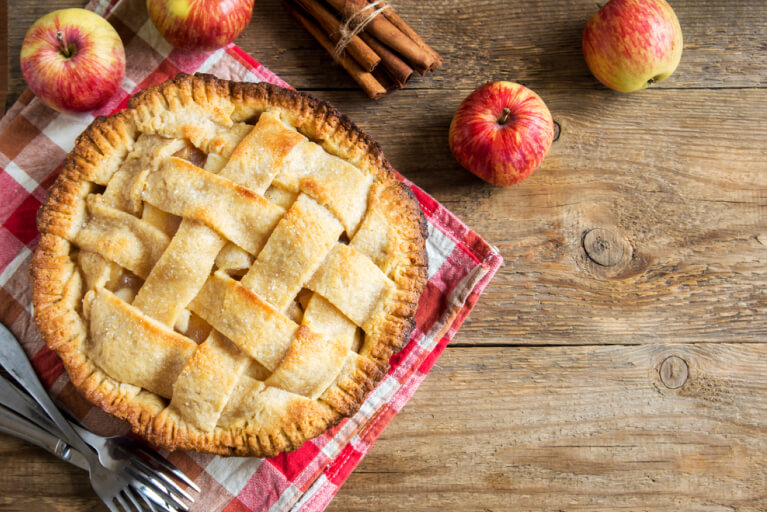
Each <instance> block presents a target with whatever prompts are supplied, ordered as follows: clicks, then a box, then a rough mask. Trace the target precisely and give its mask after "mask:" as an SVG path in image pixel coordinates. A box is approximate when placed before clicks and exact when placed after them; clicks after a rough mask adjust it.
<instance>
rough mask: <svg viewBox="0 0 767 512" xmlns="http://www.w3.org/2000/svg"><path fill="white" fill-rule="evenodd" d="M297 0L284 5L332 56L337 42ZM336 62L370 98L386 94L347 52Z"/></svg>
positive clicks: (285, 2) (289, 0) (382, 87)
mask: <svg viewBox="0 0 767 512" xmlns="http://www.w3.org/2000/svg"><path fill="white" fill-rule="evenodd" d="M296 1H297V0H283V5H285V8H286V9H287V10H288V12H289V13H290V14H291V15H292V16H293V17H294V18H295V19H296V20H297V21H298V22H299V23H300V24H301V25H302V26H303V27H304V28H305V29H306V31H307V32H309V33H310V34H311V35H312V36H313V37H314V39H316V40H317V42H318V43H320V45H321V46H322V47H323V48H325V50H326V51H327V52H328V53H330V55H331V56H332V55H333V50H334V48H335V44H333V42H332V41H331V40H330V38H329V37H328V36H327V35H326V34H325V32H324V31H323V30H322V28H321V27H320V26H319V25H317V24H316V23H315V22H313V21H312V20H310V19H309V18H308V17H307V16H306V15H305V14H304V13H303V12H302V11H301V10H300V8H299V7H298V5H297V3H295V2H296ZM336 62H338V63H339V64H340V65H341V66H342V67H343V68H344V69H345V70H346V72H347V73H349V75H351V77H352V79H354V81H355V82H357V84H359V86H360V87H362V89H363V90H364V91H365V94H367V95H368V97H369V98H371V99H374V100H377V99H379V98H382V97H383V96H385V95H386V89H385V88H384V86H382V85H381V83H380V82H379V81H378V80H376V79H375V77H374V76H373V75H372V74H371V73H370V72H368V71H365V70H364V69H362V68H361V67H360V65H359V64H357V62H356V61H355V60H354V59H352V58H351V57H349V56H348V55H347V54H345V53H344V54H341V56H340V57H339V58H338V59H336Z"/></svg>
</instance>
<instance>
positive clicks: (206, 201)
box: [32, 75, 426, 456]
mask: <svg viewBox="0 0 767 512" xmlns="http://www.w3.org/2000/svg"><path fill="white" fill-rule="evenodd" d="M38 227H39V229H40V232H41V240H40V244H39V246H38V248H37V250H36V251H35V255H34V258H33V261H32V278H33V285H34V316H35V321H36V323H37V325H38V327H39V329H40V331H41V333H42V336H43V339H44V340H45V342H46V343H47V344H48V345H49V346H50V347H51V348H52V349H54V350H55V351H56V352H57V353H58V354H59V356H60V357H61V359H62V360H63V362H64V366H65V368H66V370H67V372H68V373H69V376H70V379H71V381H72V382H73V384H74V385H75V386H76V387H77V389H78V390H80V392H82V393H83V394H84V395H85V396H86V397H87V398H88V399H89V400H90V401H91V402H93V403H94V404H96V405H98V406H99V407H101V408H102V409H104V410H105V411H107V412H109V413H111V414H113V415H114V416H116V417H118V418H121V419H123V420H126V421H128V422H129V423H130V424H131V426H132V428H133V430H134V431H135V432H136V433H138V434H139V435H141V436H143V437H145V438H146V439H148V440H149V441H151V442H153V443H155V444H157V445H159V446H162V447H164V448H167V449H169V450H174V449H190V450H197V451H203V452H209V453H216V454H221V455H254V456H273V455H276V454H278V453H281V452H285V451H290V450H294V449H296V448H298V447H299V446H300V445H301V444H302V443H303V442H304V441H306V440H308V439H311V438H313V437H315V436H317V435H319V434H321V433H322V432H324V431H325V430H326V429H328V428H329V427H331V426H333V425H335V424H336V423H337V422H338V421H340V420H341V419H342V418H343V417H346V416H350V415H352V414H354V413H355V412H356V411H357V410H358V409H359V407H360V405H361V403H362V401H363V399H364V397H365V395H366V394H367V393H368V392H369V391H370V390H371V389H372V388H373V387H374V386H375V384H376V383H377V382H378V381H379V380H380V379H381V378H382V377H383V375H384V374H385V372H386V370H387V368H388V361H389V357H390V356H391V355H392V354H393V353H395V352H397V351H398V350H399V349H401V348H402V347H403V346H404V344H405V343H406V342H407V340H408V338H409V334H410V331H411V329H412V327H413V325H414V314H415V309H416V306H417V303H418V300H419V297H420V294H421V292H422V291H423V288H424V286H425V283H426V250H425V238H426V231H425V223H424V219H423V214H422V212H421V210H420V209H419V207H418V205H417V203H416V201H415V199H414V198H413V196H412V193H411V192H410V190H409V189H408V187H407V186H405V185H403V184H402V183H400V182H399V181H398V180H397V179H396V177H395V175H394V173H393V171H392V168H391V166H390V165H389V163H388V162H387V161H386V159H385V158H384V157H383V154H382V152H381V150H380V147H379V146H378V145H377V144H376V143H374V142H373V141H372V140H371V139H370V138H369V137H368V136H366V135H365V134H364V133H362V132H361V131H360V130H359V129H358V128H357V127H356V126H355V125H354V124H353V123H352V122H351V121H349V119H348V118H347V117H346V116H344V115H343V114H340V113H339V112H338V111H336V110H335V109H334V108H333V107H332V106H330V105H329V104H327V103H325V102H322V101H319V100H316V99H314V98H312V97H310V96H308V95H306V94H301V93H298V92H295V91H292V90H287V89H282V88H279V87H276V86H272V85H268V84H264V83H261V84H254V83H239V82H229V81H225V80H220V79H217V78H216V77H213V76H210V75H195V76H188V75H179V76H178V77H177V78H176V79H174V80H171V81H168V82H165V83H162V84H159V85H157V86H154V87H151V88H149V89H147V90H145V91H143V92H141V93H139V94H137V95H136V96H134V97H133V98H131V100H130V101H129V103H128V107H127V109H126V110H124V111H122V112H120V113H117V114H115V115H112V116H110V117H106V118H98V119H96V120H95V121H94V122H93V123H92V124H91V125H90V126H89V127H88V128H87V129H86V130H85V132H83V133H82V134H81V135H80V136H79V137H78V139H77V141H76V143H75V147H74V149H73V150H72V151H71V153H70V154H69V155H68V156H67V159H66V161H65V163H64V166H63V171H62V173H61V174H60V176H59V177H58V179H57V180H56V182H55V184H54V185H53V187H52V188H51V190H50V191H49V193H48V197H47V199H46V201H45V204H44V206H43V207H42V209H41V210H40V212H39V214H38Z"/></svg>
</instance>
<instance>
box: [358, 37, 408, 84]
mask: <svg viewBox="0 0 767 512" xmlns="http://www.w3.org/2000/svg"><path fill="white" fill-rule="evenodd" d="M360 37H362V40H363V41H365V42H366V43H367V44H368V46H370V47H371V48H372V49H373V51H375V52H376V53H377V54H378V55H379V56H380V57H381V67H383V68H384V70H386V74H387V75H389V77H391V79H392V80H394V83H395V84H397V86H398V87H399V88H402V87H405V84H406V83H407V81H408V80H410V77H411V76H412V75H413V68H411V67H410V66H408V65H407V62H405V61H404V60H402V59H400V58H399V57H398V56H397V54H396V53H394V52H393V51H391V50H390V49H389V48H387V47H386V45H385V44H383V43H381V42H380V41H379V40H378V39H376V38H375V37H373V36H371V35H370V34H366V33H365V32H362V33H361V34H360Z"/></svg>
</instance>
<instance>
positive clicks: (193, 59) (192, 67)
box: [168, 48, 212, 75]
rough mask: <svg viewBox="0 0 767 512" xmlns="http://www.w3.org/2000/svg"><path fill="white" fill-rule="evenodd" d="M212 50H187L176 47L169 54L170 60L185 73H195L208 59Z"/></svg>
mask: <svg viewBox="0 0 767 512" xmlns="http://www.w3.org/2000/svg"><path fill="white" fill-rule="evenodd" d="M211 53H212V52H197V51H186V50H179V49H178V48H174V49H173V51H171V52H170V53H169V54H168V62H170V63H171V64H172V65H173V66H175V67H176V68H177V69H178V70H180V71H183V72H184V73H188V74H190V75H191V74H193V73H194V72H195V71H197V70H198V69H200V66H202V63H203V62H205V61H206V60H208V57H210V56H211Z"/></svg>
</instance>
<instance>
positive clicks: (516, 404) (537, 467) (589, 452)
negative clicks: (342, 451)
mask: <svg viewBox="0 0 767 512" xmlns="http://www.w3.org/2000/svg"><path fill="white" fill-rule="evenodd" d="M671 356H675V357H678V358H681V359H683V360H684V361H686V362H687V364H688V365H689V377H688V378H687V380H686V382H685V383H684V384H683V385H682V387H680V388H678V389H669V388H667V387H666V386H664V385H663V383H662V382H661V379H660V376H659V368H660V366H661V363H662V362H663V361H664V360H666V359H667V358H668V357H671ZM766 387H767V345H765V344H762V343H759V344H752V345H741V344H710V345H682V344H680V345H647V346H613V347H516V348H503V349H499V348H478V347H466V348H451V349H448V350H447V351H446V352H445V353H444V354H443V356H442V358H441V359H440V360H439V362H438V367H437V368H435V369H434V370H433V371H432V373H431V374H430V375H429V376H428V377H427V378H426V380H425V381H424V383H423V384H422V385H421V388H420V389H419V390H418V392H417V393H416V395H415V397H414V398H413V399H412V401H411V402H410V403H409V404H408V405H407V406H406V407H405V409H404V410H403V411H402V412H401V413H400V415H398V416H397V417H396V418H395V419H394V421H393V422H392V423H391V424H390V425H389V426H388V427H387V429H386V430H385V431H384V433H383V434H382V436H381V437H380V438H379V440H378V441H377V442H376V444H375V445H374V447H373V449H372V451H370V452H369V453H368V455H367V457H366V458H365V459H364V460H363V462H362V463H361V464H360V465H359V466H358V467H357V469H356V470H355V471H354V473H352V475H351V477H350V478H349V480H348V481H347V482H346V483H345V484H344V486H343V487H342V488H341V491H340V493H339V495H338V497H337V498H336V499H335V500H334V501H333V502H332V503H331V505H330V507H329V509H328V510H329V511H338V512H340V511H378V510H409V511H431V510H435V508H436V504H439V508H440V509H442V510H479V511H493V512H500V511H506V510H536V511H537V510H562V511H568V512H574V511H583V512H586V511H589V512H593V511H607V510H655V511H669V512H672V511H679V510H684V511H725V510H739V511H745V510H751V511H755V510H764V509H765V508H767V495H766V494H765V482H767V456H766V455H765V453H767V451H766V450H767V435H766V434H767V399H766V398H767V397H766V396H765V393H764V389H765V388H766Z"/></svg>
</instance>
